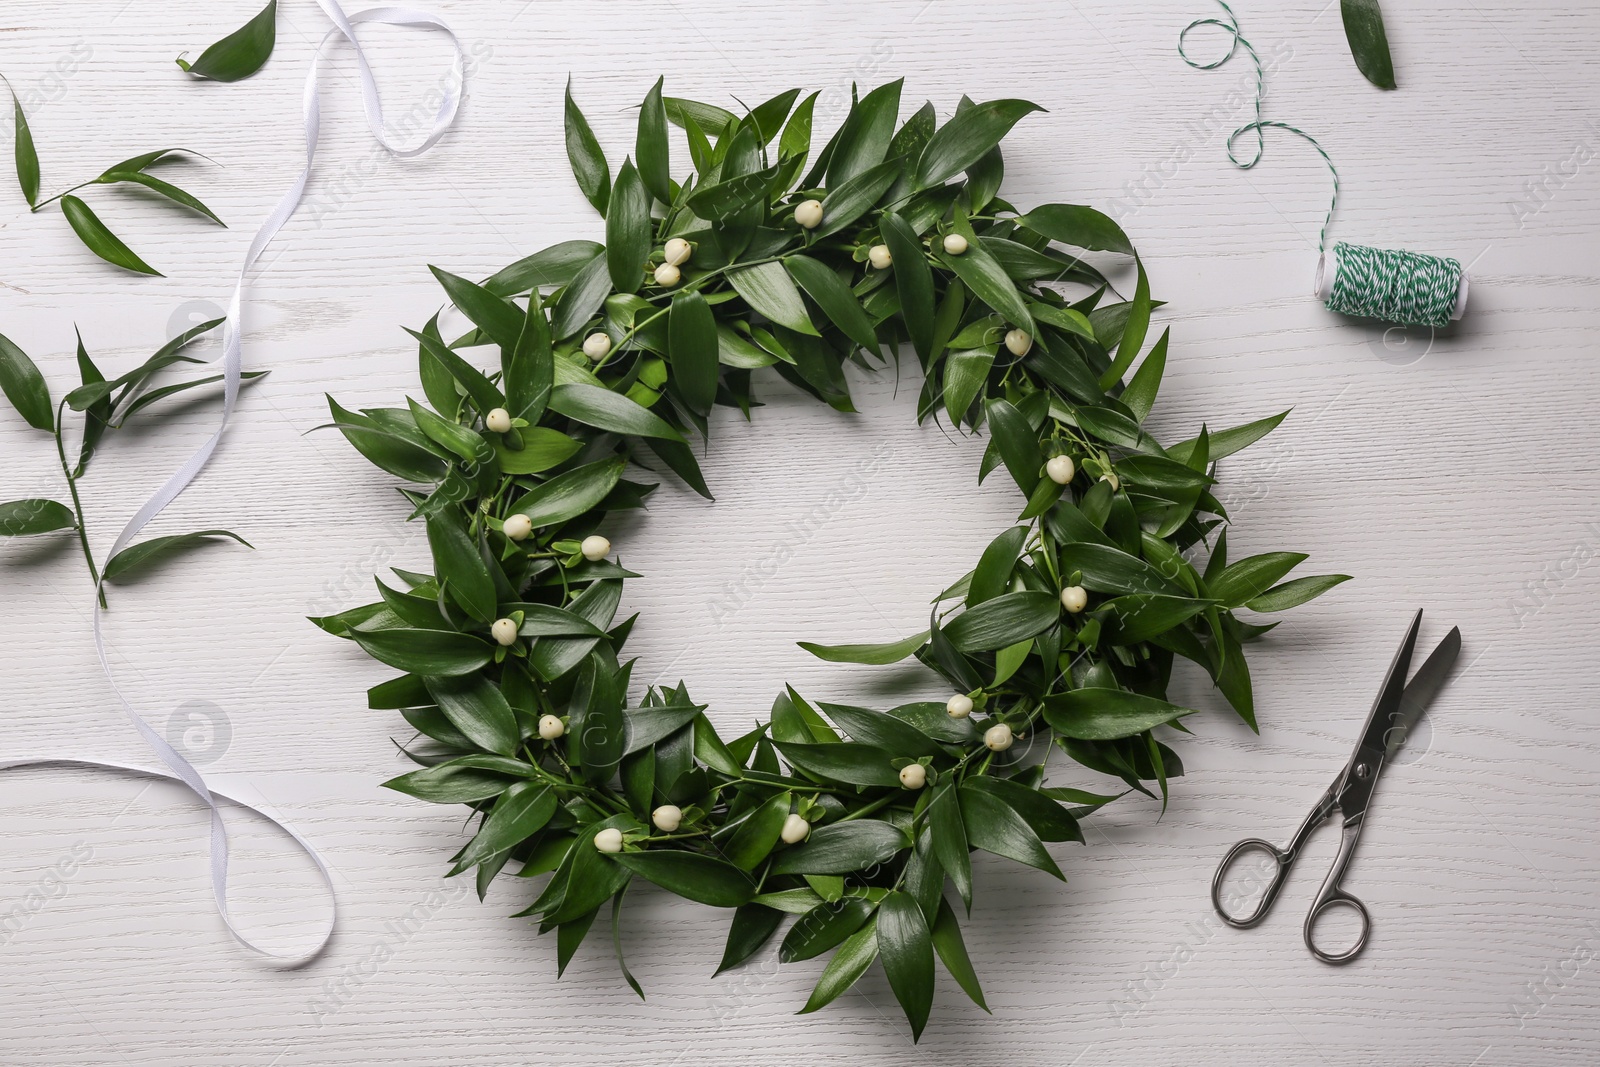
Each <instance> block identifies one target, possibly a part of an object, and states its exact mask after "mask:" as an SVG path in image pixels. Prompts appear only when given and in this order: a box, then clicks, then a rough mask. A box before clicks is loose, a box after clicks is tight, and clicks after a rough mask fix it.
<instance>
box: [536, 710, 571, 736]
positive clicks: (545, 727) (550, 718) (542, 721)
mask: <svg viewBox="0 0 1600 1067" xmlns="http://www.w3.org/2000/svg"><path fill="white" fill-rule="evenodd" d="M566 732H567V727H566V724H565V723H563V722H562V721H561V720H560V719H558V718H556V717H555V716H554V715H541V716H539V736H540V737H542V738H544V739H545V740H546V741H554V740H555V739H556V738H558V737H560V736H561V735H562V734H564V733H566Z"/></svg>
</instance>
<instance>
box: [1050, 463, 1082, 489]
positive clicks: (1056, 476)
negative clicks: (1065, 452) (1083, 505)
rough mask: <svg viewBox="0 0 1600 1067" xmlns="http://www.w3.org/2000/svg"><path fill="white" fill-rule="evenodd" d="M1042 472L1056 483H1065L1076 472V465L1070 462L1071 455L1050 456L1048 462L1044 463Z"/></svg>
mask: <svg viewBox="0 0 1600 1067" xmlns="http://www.w3.org/2000/svg"><path fill="white" fill-rule="evenodd" d="M1044 472H1045V473H1046V474H1048V475H1049V476H1050V480H1051V481H1052V482H1055V483H1056V484H1057V485H1066V484H1067V483H1068V482H1070V481H1072V476H1073V475H1074V474H1077V473H1078V467H1077V465H1076V464H1075V463H1073V462H1072V457H1071V456H1052V457H1050V462H1049V463H1046V464H1045V465H1044Z"/></svg>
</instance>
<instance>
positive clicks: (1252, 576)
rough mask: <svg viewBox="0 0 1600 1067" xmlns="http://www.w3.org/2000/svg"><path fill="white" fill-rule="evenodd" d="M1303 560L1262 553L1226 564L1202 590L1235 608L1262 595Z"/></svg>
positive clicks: (1293, 555) (1298, 555)
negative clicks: (1204, 589)
mask: <svg viewBox="0 0 1600 1067" xmlns="http://www.w3.org/2000/svg"><path fill="white" fill-rule="evenodd" d="M1306 559H1307V556H1306V554H1305V553H1303V552H1263V553H1262V554H1261V555H1259V556H1250V557H1247V558H1245V559H1241V560H1239V561H1238V562H1237V563H1230V564H1229V565H1228V566H1227V568H1226V569H1225V570H1223V572H1222V573H1221V574H1219V575H1217V576H1216V577H1215V578H1213V579H1211V580H1210V581H1209V582H1207V583H1206V589H1207V591H1208V592H1209V593H1210V594H1211V595H1212V596H1213V597H1215V598H1216V599H1218V600H1220V601H1222V602H1223V603H1224V604H1226V605H1227V606H1228V607H1230V608H1236V607H1239V606H1240V605H1242V604H1244V603H1245V602H1246V601H1250V600H1254V599H1255V598H1256V597H1259V596H1261V595H1262V594H1264V593H1265V592H1266V591H1267V590H1268V589H1270V588H1272V586H1273V585H1274V584H1276V583H1277V582H1278V581H1279V580H1280V579H1282V578H1283V576H1284V575H1286V574H1288V573H1289V572H1290V571H1292V570H1294V569H1295V568H1296V567H1298V566H1299V565H1300V564H1302V563H1304V562H1305V561H1306Z"/></svg>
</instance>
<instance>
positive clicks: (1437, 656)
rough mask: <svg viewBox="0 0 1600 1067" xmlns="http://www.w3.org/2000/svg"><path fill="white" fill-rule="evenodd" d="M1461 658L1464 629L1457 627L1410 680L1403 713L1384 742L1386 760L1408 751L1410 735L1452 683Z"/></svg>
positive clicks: (1389, 730) (1401, 700)
mask: <svg viewBox="0 0 1600 1067" xmlns="http://www.w3.org/2000/svg"><path fill="white" fill-rule="evenodd" d="M1460 654H1461V629H1460V627H1454V628H1452V629H1451V631H1450V632H1449V633H1447V634H1445V635H1444V640H1443V641H1440V642H1439V647H1438V648H1435V649H1434V650H1433V652H1432V653H1431V654H1430V655H1429V656H1428V658H1427V659H1426V660H1425V661H1424V662H1423V664H1422V666H1420V667H1418V668H1417V673H1416V674H1414V675H1412V676H1411V681H1409V682H1407V683H1406V691H1405V695H1404V696H1402V697H1401V699H1400V710H1399V712H1397V713H1396V714H1395V717H1394V721H1393V722H1391V723H1390V724H1389V729H1388V732H1387V734H1386V740H1385V742H1384V757H1385V758H1386V759H1392V758H1394V754H1395V753H1396V752H1399V751H1400V750H1401V749H1402V748H1404V747H1405V743H1406V740H1407V739H1408V738H1409V737H1410V736H1411V731H1412V730H1413V729H1415V728H1416V725H1417V722H1418V721H1419V720H1421V718H1422V714H1423V712H1425V711H1427V710H1428V705H1429V704H1431V703H1433V698H1434V696H1435V695H1437V694H1438V692H1439V690H1440V689H1441V688H1443V687H1444V683H1445V682H1446V681H1448V680H1449V678H1450V672H1451V671H1452V670H1454V669H1455V665H1456V657H1457V656H1459V655H1460Z"/></svg>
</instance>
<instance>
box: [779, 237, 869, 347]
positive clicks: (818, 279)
mask: <svg viewBox="0 0 1600 1067" xmlns="http://www.w3.org/2000/svg"><path fill="white" fill-rule="evenodd" d="M783 265H784V267H786V268H787V269H788V271H789V275H790V277H792V278H793V279H794V280H795V282H796V283H798V284H799V286H800V288H802V289H804V290H805V291H806V293H807V294H809V295H810V297H811V299H813V300H815V301H816V302H817V306H818V307H820V308H821V309H822V313H823V314H824V315H826V316H827V317H828V321H830V322H832V323H833V324H834V325H835V326H837V327H838V328H839V330H840V331H841V332H842V333H843V334H844V335H845V336H846V337H848V338H850V340H852V341H854V342H855V343H856V345H857V346H859V347H861V348H864V349H866V350H867V351H868V352H871V353H874V354H877V353H878V351H879V349H878V335H877V333H876V332H875V331H874V330H873V328H872V320H871V319H869V318H868V317H867V313H866V312H865V311H864V310H862V307H861V302H860V301H859V300H857V299H856V297H855V294H854V293H852V292H851V291H850V287H849V286H848V285H846V284H845V282H844V280H843V279H842V278H840V277H839V275H837V274H835V273H834V271H833V268H831V267H828V266H825V265H823V264H822V263H821V262H819V261H818V260H815V259H812V258H811V257H810V256H799V255H796V256H789V257H788V258H786V259H785V260H784V261H783ZM808 321H809V320H808Z"/></svg>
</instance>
